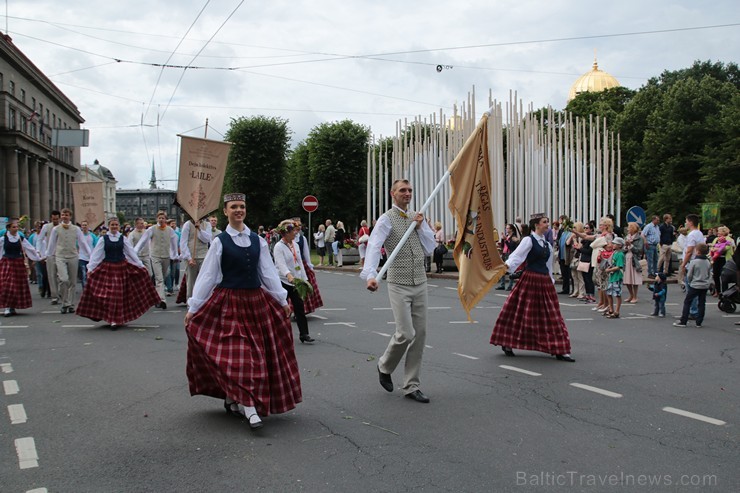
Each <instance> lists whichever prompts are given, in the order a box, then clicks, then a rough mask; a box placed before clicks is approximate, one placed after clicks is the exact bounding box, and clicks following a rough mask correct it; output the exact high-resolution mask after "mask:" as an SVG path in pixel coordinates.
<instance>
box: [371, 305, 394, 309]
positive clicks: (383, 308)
mask: <svg viewBox="0 0 740 493" xmlns="http://www.w3.org/2000/svg"><path fill="white" fill-rule="evenodd" d="M373 310H393V308H391V307H389V306H388V307H380V308H373Z"/></svg>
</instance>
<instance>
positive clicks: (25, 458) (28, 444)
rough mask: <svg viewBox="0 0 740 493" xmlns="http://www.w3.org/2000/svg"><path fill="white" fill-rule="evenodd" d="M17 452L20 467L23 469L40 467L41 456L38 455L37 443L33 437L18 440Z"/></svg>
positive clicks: (16, 444)
mask: <svg viewBox="0 0 740 493" xmlns="http://www.w3.org/2000/svg"><path fill="white" fill-rule="evenodd" d="M15 451H16V453H17V454H18V466H19V467H20V468H21V469H29V468H31V467H39V455H38V454H37V453H36V442H34V441H33V437H26V438H17V439H16V440H15Z"/></svg>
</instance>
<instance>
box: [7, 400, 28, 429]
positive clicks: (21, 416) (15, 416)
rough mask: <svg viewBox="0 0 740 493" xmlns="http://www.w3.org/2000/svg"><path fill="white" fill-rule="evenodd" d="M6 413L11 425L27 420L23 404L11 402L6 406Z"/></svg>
mask: <svg viewBox="0 0 740 493" xmlns="http://www.w3.org/2000/svg"><path fill="white" fill-rule="evenodd" d="M8 414H9V415H10V424H11V425H20V424H23V423H25V422H26V421H28V417H27V416H26V410H25V408H24V407H23V404H11V405H9V406H8Z"/></svg>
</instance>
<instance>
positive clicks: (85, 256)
mask: <svg viewBox="0 0 740 493" xmlns="http://www.w3.org/2000/svg"><path fill="white" fill-rule="evenodd" d="M82 236H84V237H85V238H86V239H87V246H88V247H90V251H89V252H87V253H85V252H84V251H82V250H80V260H85V261H87V262H89V261H90V255H91V252H92V250H93V248H94V245H95V233H91V232H89V231H88V232H87V234H85V233H82Z"/></svg>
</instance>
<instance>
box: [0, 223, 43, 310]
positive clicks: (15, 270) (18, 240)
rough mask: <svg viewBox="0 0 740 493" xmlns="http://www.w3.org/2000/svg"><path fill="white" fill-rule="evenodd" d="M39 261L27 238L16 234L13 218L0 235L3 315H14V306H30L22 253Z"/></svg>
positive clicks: (0, 280)
mask: <svg viewBox="0 0 740 493" xmlns="http://www.w3.org/2000/svg"><path fill="white" fill-rule="evenodd" d="M24 253H25V254H26V256H28V258H29V259H31V260H33V261H35V262H39V261H41V257H40V256H39V253H38V252H37V251H36V249H35V248H34V247H33V245H31V244H30V243H29V242H28V240H27V239H25V238H23V237H22V236H21V235H19V234H18V220H17V219H13V220H12V221H11V222H10V224H8V226H7V230H6V231H5V234H4V235H2V236H0V307H4V308H5V316H6V317H9V316H11V315H15V314H16V313H15V310H16V308H31V305H32V302H31V290H30V289H29V288H28V273H27V272H26V264H25V261H24V258H23V254H24Z"/></svg>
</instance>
